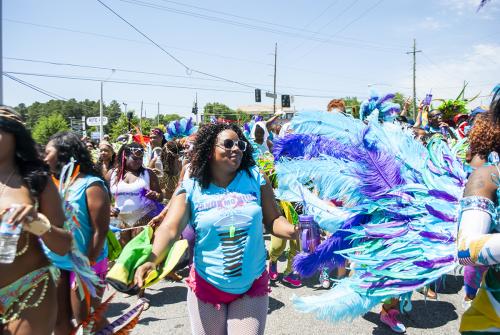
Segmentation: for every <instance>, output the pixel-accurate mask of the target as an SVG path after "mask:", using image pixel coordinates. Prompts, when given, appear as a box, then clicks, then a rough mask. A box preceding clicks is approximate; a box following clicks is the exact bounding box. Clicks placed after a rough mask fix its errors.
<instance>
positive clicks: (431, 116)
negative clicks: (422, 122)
mask: <svg viewBox="0 0 500 335" xmlns="http://www.w3.org/2000/svg"><path fill="white" fill-rule="evenodd" d="M441 115H443V113H431V114H429V117H430V118H432V119H436V118H438V117H440V116H441Z"/></svg>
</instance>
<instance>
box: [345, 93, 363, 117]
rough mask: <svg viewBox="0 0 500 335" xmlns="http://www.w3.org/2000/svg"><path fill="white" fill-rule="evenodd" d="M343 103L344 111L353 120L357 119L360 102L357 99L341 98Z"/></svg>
mask: <svg viewBox="0 0 500 335" xmlns="http://www.w3.org/2000/svg"><path fill="white" fill-rule="evenodd" d="M343 100H344V102H345V107H346V111H347V112H349V113H351V115H352V116H353V117H355V118H359V106H360V105H361V102H360V101H359V100H358V98H357V97H345V98H343Z"/></svg>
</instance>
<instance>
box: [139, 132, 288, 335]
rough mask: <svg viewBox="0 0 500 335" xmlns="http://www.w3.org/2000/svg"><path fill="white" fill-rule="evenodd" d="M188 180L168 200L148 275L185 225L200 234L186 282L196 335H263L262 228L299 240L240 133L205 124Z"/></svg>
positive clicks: (265, 300)
mask: <svg viewBox="0 0 500 335" xmlns="http://www.w3.org/2000/svg"><path fill="white" fill-rule="evenodd" d="M191 157H192V160H191V164H190V170H189V175H190V176H191V178H190V179H187V180H185V181H183V183H182V185H181V187H180V188H179V189H178V191H177V193H176V195H175V196H174V198H173V199H172V200H171V205H170V209H169V211H168V213H167V216H166V218H165V219H164V220H163V222H162V224H161V225H160V227H159V228H158V229H157V231H156V233H155V239H154V243H153V252H152V255H151V257H150V259H149V262H147V263H145V264H144V265H142V266H141V267H139V268H138V269H137V271H136V276H135V279H136V282H137V284H138V285H139V286H141V287H142V286H143V285H144V278H146V276H147V274H148V273H149V272H150V271H152V270H153V269H155V268H156V266H158V264H160V263H161V262H162V261H163V259H164V258H165V254H166V251H167V250H168V249H169V247H170V246H171V245H172V244H173V242H174V241H175V240H176V239H177V238H178V236H179V234H180V232H182V231H183V230H184V228H185V227H186V225H187V224H190V225H192V227H193V228H194V230H195V237H196V241H195V247H194V266H193V267H192V269H191V274H190V276H189V279H188V281H187V282H188V286H189V289H188V297H187V302H188V310H189V315H190V320H191V328H192V331H193V333H196V334H237V333H241V329H245V332H246V333H247V334H263V333H264V328H265V322H266V316H267V307H268V303H269V297H268V292H269V288H268V279H269V277H268V274H267V271H266V251H265V245H264V236H263V233H264V232H263V226H265V227H266V228H267V230H269V231H270V232H271V233H272V234H274V235H276V236H278V237H280V238H284V239H293V238H296V236H297V233H296V231H295V229H294V226H293V225H291V224H290V223H289V222H288V221H287V220H286V219H285V218H284V217H283V216H281V213H280V211H279V209H278V207H277V204H276V200H275V198H274V194H273V190H272V187H271V184H270V182H269V180H268V179H267V177H265V176H263V175H262V174H261V173H260V172H259V170H258V168H257V167H256V166H255V161H254V160H253V158H252V147H251V145H250V143H249V142H248V141H247V140H246V139H245V137H244V135H243V133H242V132H241V130H240V129H239V128H238V126H236V125H232V124H208V125H205V126H203V127H202V128H201V129H200V131H199V132H198V135H197V137H196V142H195V144H194V148H193V153H192V156H191Z"/></svg>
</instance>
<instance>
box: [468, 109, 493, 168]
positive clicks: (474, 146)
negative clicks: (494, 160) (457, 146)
mask: <svg viewBox="0 0 500 335" xmlns="http://www.w3.org/2000/svg"><path fill="white" fill-rule="evenodd" d="M491 117H492V115H491V112H488V113H484V114H480V115H478V116H477V117H476V119H475V121H474V126H473V127H472V129H471V131H470V133H469V142H470V149H469V152H470V155H471V158H472V157H474V156H476V155H479V157H481V158H482V159H487V158H488V155H489V154H490V152H492V151H496V152H498V153H500V124H496V123H494V122H492V119H491Z"/></svg>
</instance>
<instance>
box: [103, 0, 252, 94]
mask: <svg viewBox="0 0 500 335" xmlns="http://www.w3.org/2000/svg"><path fill="white" fill-rule="evenodd" d="M97 2H99V3H100V4H101V5H103V6H104V7H105V8H107V9H108V10H109V11H110V12H112V13H113V14H114V15H116V16H117V17H118V18H120V19H121V20H122V21H124V22H125V23H126V24H128V25H129V26H130V27H132V28H133V29H134V30H135V31H137V32H138V33H139V34H141V35H142V36H143V37H144V38H146V39H147V40H148V41H150V42H151V43H153V44H154V45H155V46H156V47H158V48H159V49H160V50H162V51H163V52H165V53H166V54H167V55H168V56H169V57H170V58H172V59H173V60H175V61H176V62H177V63H179V64H180V65H182V66H183V67H184V68H185V70H186V72H187V74H191V73H192V72H196V73H199V74H202V75H205V76H207V77H213V78H217V79H221V80H225V81H227V82H230V83H233V84H238V85H241V86H245V87H250V88H254V87H253V86H250V85H248V84H245V83H242V82H239V81H236V80H232V79H227V78H224V77H221V76H216V75H213V74H210V73H207V72H203V71H199V70H195V69H192V68H190V67H189V66H187V65H186V64H184V63H183V62H181V61H180V60H179V59H177V58H176V57H175V56H174V55H172V54H171V53H170V52H168V51H167V50H165V49H164V48H163V47H162V46H161V45H159V44H158V43H156V42H155V41H154V40H153V39H152V38H150V37H149V36H148V35H146V34H145V33H143V32H142V31H141V30H139V28H137V27H135V26H134V25H133V24H132V23H130V22H129V21H127V20H126V19H125V18H123V17H122V16H121V15H120V14H118V13H117V12H116V11H114V10H113V9H112V8H111V7H109V6H108V5H106V4H105V3H104V2H102V1H101V0H97Z"/></svg>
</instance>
